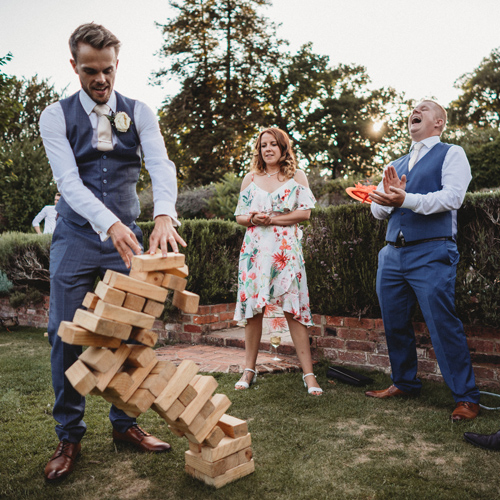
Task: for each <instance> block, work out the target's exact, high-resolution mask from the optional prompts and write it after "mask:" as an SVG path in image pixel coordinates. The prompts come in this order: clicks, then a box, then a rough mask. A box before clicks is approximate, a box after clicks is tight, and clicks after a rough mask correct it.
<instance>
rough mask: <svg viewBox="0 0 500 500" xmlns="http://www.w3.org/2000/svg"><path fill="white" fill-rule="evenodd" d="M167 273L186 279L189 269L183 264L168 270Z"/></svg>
mask: <svg viewBox="0 0 500 500" xmlns="http://www.w3.org/2000/svg"><path fill="white" fill-rule="evenodd" d="M168 273H169V274H173V275H174V276H178V277H179V278H186V277H187V276H189V268H188V266H186V265H185V264H184V265H183V266H182V267H178V268H176V269H169V270H168Z"/></svg>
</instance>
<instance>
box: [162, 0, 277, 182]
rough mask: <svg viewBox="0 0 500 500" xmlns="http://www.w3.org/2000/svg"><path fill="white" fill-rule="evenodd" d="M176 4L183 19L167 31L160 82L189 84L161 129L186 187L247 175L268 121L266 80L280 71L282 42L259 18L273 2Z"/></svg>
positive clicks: (170, 102)
mask: <svg viewBox="0 0 500 500" xmlns="http://www.w3.org/2000/svg"><path fill="white" fill-rule="evenodd" d="M170 4H171V5H172V6H173V7H174V8H176V9H177V10H178V16H177V17H176V18H175V19H173V20H172V21H170V22H169V23H167V24H165V25H160V26H161V28H162V30H163V35H164V36H165V43H164V45H163V47H162V49H161V54H162V56H163V57H164V58H165V59H166V60H167V62H168V63H169V66H168V67H167V68H166V69H163V70H161V71H160V72H158V73H157V77H158V79H159V81H162V79H164V78H165V77H170V76H171V77H177V78H180V79H183V80H182V87H181V90H180V92H179V93H178V94H177V95H176V96H174V97H172V98H169V99H167V100H166V102H165V105H164V107H163V108H162V110H161V111H160V124H161V126H162V130H163V132H164V136H165V141H166V145H167V149H168V151H169V155H170V156H171V157H172V158H173V159H174V160H175V161H176V163H177V164H178V166H179V178H180V182H181V184H183V183H185V184H188V185H199V184H207V183H208V182H210V181H212V180H213V181H216V180H219V179H220V178H221V177H222V175H223V174H224V173H225V172H230V171H233V172H240V171H242V170H243V167H244V164H245V162H246V161H247V159H248V156H249V154H250V153H249V150H248V143H249V141H250V139H252V138H253V137H254V136H255V135H256V132H257V130H258V125H259V124H260V123H261V122H262V111H263V110H262V106H261V101H260V93H261V89H262V85H263V81H264V79H265V76H266V74H267V73H268V71H269V68H271V67H275V66H276V63H277V61H278V55H279V53H278V48H279V46H280V44H281V42H280V41H279V40H276V39H275V37H274V35H273V34H272V33H273V32H274V26H273V25H272V24H271V23H270V22H269V21H268V20H267V18H265V17H263V16H262V15H260V14H259V13H258V12H257V9H258V8H260V7H263V6H266V5H269V0H186V1H185V2H183V3H182V4H180V3H177V2H175V1H173V0H171V2H170Z"/></svg>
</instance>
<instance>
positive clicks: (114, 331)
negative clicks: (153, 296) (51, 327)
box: [73, 309, 132, 340]
mask: <svg viewBox="0 0 500 500" xmlns="http://www.w3.org/2000/svg"><path fill="white" fill-rule="evenodd" d="M73 323H76V324H77V325H78V326H81V327H82V328H85V329H86V330H90V331H91V332H94V333H97V334H99V335H104V336H106V337H115V338H118V339H122V340H127V339H128V338H129V335H130V332H131V331H132V326H131V325H126V324H124V323H117V322H116V321H112V320H109V319H106V318H101V317H100V316H97V315H96V314H93V313H91V312H89V311H84V310H83V309H77V310H76V312H75V316H74V318H73Z"/></svg>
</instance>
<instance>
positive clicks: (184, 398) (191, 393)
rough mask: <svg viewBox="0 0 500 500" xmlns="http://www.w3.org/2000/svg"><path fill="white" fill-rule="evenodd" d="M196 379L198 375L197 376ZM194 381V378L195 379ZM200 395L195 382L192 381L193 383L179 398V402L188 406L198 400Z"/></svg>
mask: <svg viewBox="0 0 500 500" xmlns="http://www.w3.org/2000/svg"><path fill="white" fill-rule="evenodd" d="M195 376H196V377H197V376H198V375H195ZM193 379H194V377H193ZM197 395H198V393H197V392H196V389H195V388H194V382H193V380H191V382H190V383H189V384H188V385H187V387H186V388H185V389H184V390H183V391H182V392H181V394H180V396H179V401H180V402H181V403H182V404H183V405H184V406H187V405H188V404H189V403H191V401H193V399H195V398H196V396H197Z"/></svg>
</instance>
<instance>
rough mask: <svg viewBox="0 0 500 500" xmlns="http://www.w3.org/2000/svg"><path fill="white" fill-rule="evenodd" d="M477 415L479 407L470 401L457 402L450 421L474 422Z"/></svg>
mask: <svg viewBox="0 0 500 500" xmlns="http://www.w3.org/2000/svg"><path fill="white" fill-rule="evenodd" d="M478 414H479V405H478V404H477V403H471V402H470V401H459V402H458V403H457V406H455V409H454V410H453V413H452V414H451V420H452V421H453V422H459V421H460V420H474V419H475V418H476V417H477V416H478Z"/></svg>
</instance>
